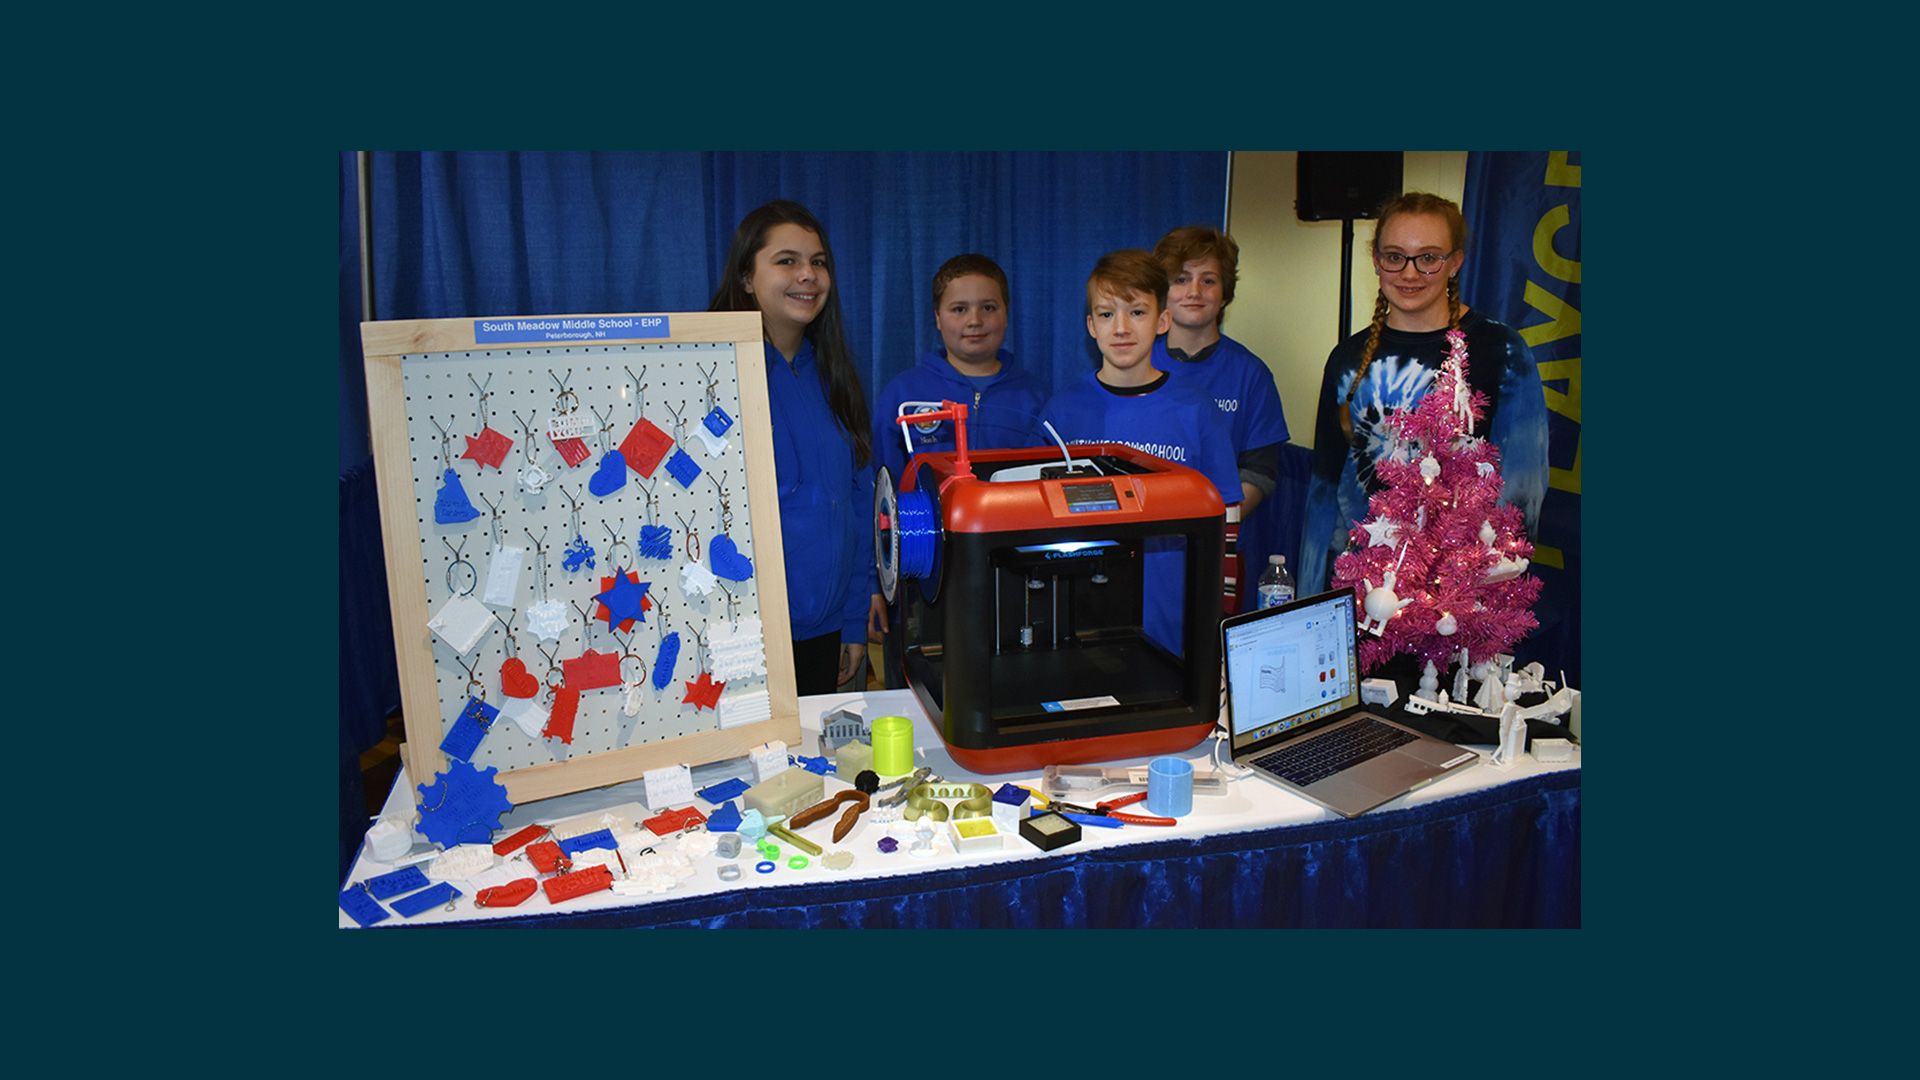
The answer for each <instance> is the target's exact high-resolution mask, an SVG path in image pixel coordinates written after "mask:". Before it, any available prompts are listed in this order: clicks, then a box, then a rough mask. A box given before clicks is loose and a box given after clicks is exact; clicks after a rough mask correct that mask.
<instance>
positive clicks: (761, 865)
mask: <svg viewBox="0 0 1920 1080" xmlns="http://www.w3.org/2000/svg"><path fill="white" fill-rule="evenodd" d="M753 868H754V869H755V870H758V871H759V872H761V873H763V874H771V873H773V871H774V869H775V867H774V864H773V860H771V859H768V860H766V861H764V862H757V863H754V864H753Z"/></svg>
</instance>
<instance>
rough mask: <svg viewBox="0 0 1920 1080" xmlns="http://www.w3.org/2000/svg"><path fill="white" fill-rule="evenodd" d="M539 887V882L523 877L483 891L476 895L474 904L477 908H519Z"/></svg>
mask: <svg viewBox="0 0 1920 1080" xmlns="http://www.w3.org/2000/svg"><path fill="white" fill-rule="evenodd" d="M539 887H540V883H539V882H537V881H535V880H533V879H532V878H530V877H523V878H521V879H520V880H518V881H510V882H508V883H507V884H505V885H495V886H493V887H491V888H486V889H481V890H480V891H479V892H477V893H475V894H474V896H473V903H474V906H475V907H519V906H520V904H521V903H522V902H524V901H525V900H526V898H527V897H529V896H532V895H533V893H534V890H535V889H538V888H539Z"/></svg>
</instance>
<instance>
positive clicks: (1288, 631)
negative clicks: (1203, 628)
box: [1222, 589, 1360, 753]
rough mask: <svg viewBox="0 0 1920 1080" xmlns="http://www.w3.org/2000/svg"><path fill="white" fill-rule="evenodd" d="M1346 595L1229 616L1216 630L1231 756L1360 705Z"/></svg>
mask: <svg viewBox="0 0 1920 1080" xmlns="http://www.w3.org/2000/svg"><path fill="white" fill-rule="evenodd" d="M1354 627H1355V623H1354V618H1353V590H1351V589H1341V590H1338V591H1336V592H1329V593H1321V594H1320V595H1318V596H1311V597H1308V598H1306V599H1304V600H1298V601H1295V602H1293V603H1291V604H1282V605H1281V606H1279V607H1276V608H1268V609H1266V610H1264V611H1258V612H1253V613H1251V614H1248V615H1245V616H1240V617H1238V618H1235V619H1230V620H1228V622H1227V623H1226V625H1225V626H1224V627H1223V629H1222V636H1223V637H1224V639H1225V640H1224V643H1223V645H1224V650H1225V656H1226V661H1227V686H1228V695H1227V712H1228V716H1227V719H1228V725H1229V733H1230V735H1231V737H1232V740H1233V742H1232V746H1233V751H1234V752H1235V753H1239V752H1240V751H1242V750H1245V749H1246V748H1247V747H1249V746H1252V745H1254V744H1256V743H1258V742H1260V741H1262V740H1264V739H1270V738H1273V737H1274V736H1276V735H1280V734H1283V733H1285V732H1287V731H1289V730H1291V729H1293V728H1297V727H1300V726H1301V725H1303V724H1308V723H1311V722H1313V721H1315V720H1318V719H1320V718H1321V717H1323V716H1331V715H1333V714H1334V713H1336V712H1339V711H1340V710H1342V709H1349V708H1353V707H1354V706H1357V705H1359V704H1360V681H1359V676H1358V675H1357V674H1356V671H1355V669H1356V667H1357V663H1358V661H1357V658H1356V656H1355V644H1354V641H1355V638H1354V633H1355V630H1354Z"/></svg>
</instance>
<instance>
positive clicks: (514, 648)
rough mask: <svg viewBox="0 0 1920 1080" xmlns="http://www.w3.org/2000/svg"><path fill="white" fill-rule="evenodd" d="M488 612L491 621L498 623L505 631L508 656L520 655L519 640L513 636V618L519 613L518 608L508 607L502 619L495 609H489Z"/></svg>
mask: <svg viewBox="0 0 1920 1080" xmlns="http://www.w3.org/2000/svg"><path fill="white" fill-rule="evenodd" d="M488 614H489V615H492V616H493V621H494V622H497V623H499V624H500V628H501V629H502V630H505V631H506V632H507V655H508V656H509V657H514V656H518V655H520V641H519V639H518V638H516V637H514V636H513V620H514V618H515V617H516V616H518V615H519V614H520V609H519V608H508V609H507V617H506V618H504V619H503V618H501V617H500V613H499V612H497V611H491V610H490V611H488Z"/></svg>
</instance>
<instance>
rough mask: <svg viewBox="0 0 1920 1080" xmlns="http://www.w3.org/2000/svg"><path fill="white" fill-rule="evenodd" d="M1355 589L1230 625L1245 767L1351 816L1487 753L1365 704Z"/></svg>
mask: <svg viewBox="0 0 1920 1080" xmlns="http://www.w3.org/2000/svg"><path fill="white" fill-rule="evenodd" d="M1358 632H1359V630H1358V626H1357V622H1356V620H1355V618H1354V600H1353V590H1351V589H1337V590H1335V591H1333V592H1326V593H1321V594H1320V595H1318V596H1309V597H1307V598H1306V599H1304V600H1295V601H1292V602H1291V603H1286V604H1281V605H1279V606H1277V607H1270V608H1263V609H1261V610H1259V611H1249V612H1246V613H1245V614H1241V615H1235V616H1232V617H1230V618H1228V619H1226V620H1224V621H1222V622H1221V624H1220V646H1221V647H1220V655H1221V656H1223V657H1225V658H1226V667H1227V695H1226V696H1227V736H1228V745H1229V746H1231V747H1232V749H1233V760H1234V763H1235V764H1238V765H1243V766H1246V767H1249V768H1251V769H1253V770H1255V771H1256V772H1258V773H1259V774H1260V775H1262V776H1264V777H1267V778H1268V779H1270V780H1272V781H1274V782H1275V783H1277V784H1279V785H1280V786H1281V787H1284V788H1286V789H1287V790H1289V791H1292V792H1294V793H1296V794H1299V795H1302V796H1304V797H1306V798H1308V799H1311V800H1312V801H1314V802H1316V803H1319V804H1320V805H1321V806H1324V807H1326V808H1327V809H1329V810H1331V811H1333V812H1334V813H1336V814H1339V815H1341V816H1342V817H1358V816H1359V815H1361V814H1364V813H1366V812H1367V811H1369V810H1371V809H1373V808H1374V807H1376V806H1379V805H1380V804H1381V803H1384V802H1387V801H1388V800H1391V799H1397V798H1399V797H1400V796H1402V795H1405V794H1406V793H1407V792H1409V791H1414V790H1416V789H1418V788H1422V787H1425V786H1427V785H1428V784H1431V783H1433V782H1434V781H1435V780H1438V779H1440V778H1441V777H1443V776H1446V775H1447V774H1449V773H1453V772H1457V771H1459V770H1461V769H1464V768H1466V767H1468V766H1470V765H1472V764H1473V763H1474V762H1475V761H1478V760H1479V758H1480V755H1478V754H1476V753H1474V752H1473V751H1471V750H1464V749H1462V748H1460V747H1458V746H1455V745H1453V744H1452V743H1449V742H1444V741H1442V740H1440V739H1436V738H1434V737H1433V736H1431V735H1426V734H1422V733H1421V732H1418V731H1415V730H1413V729H1412V728H1410V727H1407V726H1406V725H1404V724H1397V723H1394V722H1393V721H1391V720H1388V719H1386V718H1384V717H1381V716H1377V715H1375V714H1373V713H1371V712H1368V711H1366V710H1364V709H1363V708H1362V707H1361V705H1360V667H1359V656H1358V646H1357V645H1356V635H1357V634H1358Z"/></svg>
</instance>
